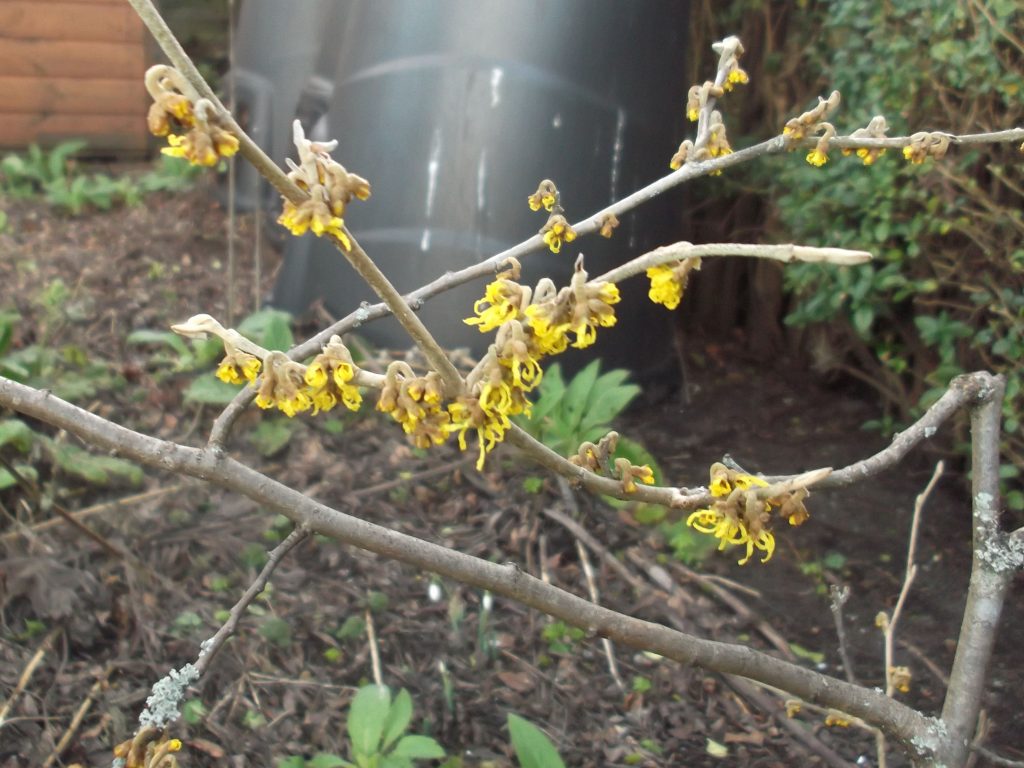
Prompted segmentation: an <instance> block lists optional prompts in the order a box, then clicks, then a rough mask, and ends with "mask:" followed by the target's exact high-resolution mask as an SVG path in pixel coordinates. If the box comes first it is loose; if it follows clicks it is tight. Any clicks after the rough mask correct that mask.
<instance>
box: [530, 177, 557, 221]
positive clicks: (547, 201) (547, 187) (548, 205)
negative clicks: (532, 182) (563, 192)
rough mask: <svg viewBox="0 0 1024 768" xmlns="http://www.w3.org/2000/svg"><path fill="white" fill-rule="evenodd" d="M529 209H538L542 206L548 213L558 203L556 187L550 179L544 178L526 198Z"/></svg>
mask: <svg viewBox="0 0 1024 768" xmlns="http://www.w3.org/2000/svg"><path fill="white" fill-rule="evenodd" d="M526 202H527V203H528V204H529V206H530V210H531V211H539V210H540V209H541V208H543V209H544V210H545V211H548V212H549V213H550V212H551V211H553V210H554V209H555V206H556V205H558V188H557V187H556V186H555V182H553V181H551V179H544V181H542V182H541V183H540V184H538V185H537V191H536V192H534V193H533V194H532V195H530V196H529V197H528V198H526Z"/></svg>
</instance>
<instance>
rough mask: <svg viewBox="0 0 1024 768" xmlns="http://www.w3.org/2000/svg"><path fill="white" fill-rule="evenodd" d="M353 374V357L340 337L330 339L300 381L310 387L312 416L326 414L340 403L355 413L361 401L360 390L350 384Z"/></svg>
mask: <svg viewBox="0 0 1024 768" xmlns="http://www.w3.org/2000/svg"><path fill="white" fill-rule="evenodd" d="M355 375H356V366H355V363H353V362H352V354H351V353H350V352H349V351H348V348H347V347H346V346H345V345H344V344H343V343H342V341H341V337H340V336H331V338H330V341H328V342H327V344H326V345H325V346H324V348H323V352H321V353H320V354H319V355H317V356H316V357H315V358H313V361H312V362H311V363H310V364H309V365H308V366H306V372H305V374H304V375H303V379H304V380H305V382H306V384H307V385H308V386H309V387H310V389H311V392H310V399H311V400H312V401H313V415H314V416H315V415H316V414H318V413H319V412H320V411H325V412H326V411H329V410H331V409H332V408H333V407H334V406H335V405H337V404H338V403H339V402H340V403H342V404H343V405H344V406H345V407H346V408H348V409H349V410H350V411H358V410H359V406H360V404H361V403H362V402H363V396H362V395H361V394H360V393H359V388H358V387H357V386H355V385H354V384H352V383H351V381H352V379H354V378H355Z"/></svg>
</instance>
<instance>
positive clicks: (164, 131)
mask: <svg viewBox="0 0 1024 768" xmlns="http://www.w3.org/2000/svg"><path fill="white" fill-rule="evenodd" d="M145 83H146V88H147V90H149V93H150V95H151V96H152V97H153V104H152V105H150V108H149V114H148V116H147V119H146V122H147V123H148V125H149V130H150V133H152V134H153V135H154V136H166V137H167V144H168V145H169V146H166V147H164V148H163V149H162V150H160V151H161V152H162V153H163V154H165V155H169V156H170V157H182V158H185V159H186V160H188V161H189V162H190V163H191V164H192V165H216V164H217V161H218V159H219V158H222V157H231V156H232V155H234V154H235V153H236V152H238V138H237V137H236V136H235V135H234V134H232V133H231V132H230V131H229V130H228V129H227V128H226V127H225V126H223V125H222V124H221V120H220V118H219V117H218V115H217V110H216V107H214V105H213V104H212V103H211V102H210V101H209V100H207V99H202V98H199V96H198V94H197V93H196V92H195V90H194V89H193V88H192V87H191V86H190V85H189V84H188V81H187V80H185V78H184V77H183V76H182V75H181V73H180V72H178V70H176V69H174V68H173V67H168V66H165V65H163V64H158V65H156V66H153V67H150V68H149V70H148V71H147V72H146V78H145ZM172 130H173V131H174V133H172Z"/></svg>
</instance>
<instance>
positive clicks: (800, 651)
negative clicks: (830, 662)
mask: <svg viewBox="0 0 1024 768" xmlns="http://www.w3.org/2000/svg"><path fill="white" fill-rule="evenodd" d="M789 650H791V651H792V652H793V654H794V655H795V656H797V657H798V658H801V659H806V660H807V661H810V662H812V663H814V664H821V663H822V662H823V661H825V654H824V653H820V652H819V651H811V650H808V649H807V648H804V647H803V646H802V645H797V644H796V643H790V644H789Z"/></svg>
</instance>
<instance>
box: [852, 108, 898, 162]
mask: <svg viewBox="0 0 1024 768" xmlns="http://www.w3.org/2000/svg"><path fill="white" fill-rule="evenodd" d="M888 130H889V124H888V123H887V122H886V121H885V116H884V115H875V116H874V117H873V118H871V121H870V122H869V123H868V125H867V128H858V129H857V130H856V131H854V132H853V133H851V134H850V138H851V139H884V138H885V132H886V131H888ZM855 151H856V154H857V157H859V158H860V159H861V162H863V163H864V165H874V163H875V160H877V159H878V158H880V157H881V156H882V155H884V154H885V147H877V148H872V149H868V148H867V147H859V148H857V149H856V150H853V149H849V148H847V149H844V150H843V155H844V156H849V155H851V154H853V153H854V152H855Z"/></svg>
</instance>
